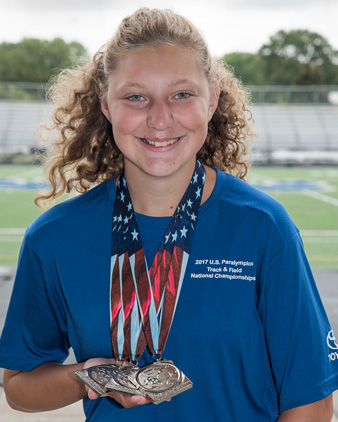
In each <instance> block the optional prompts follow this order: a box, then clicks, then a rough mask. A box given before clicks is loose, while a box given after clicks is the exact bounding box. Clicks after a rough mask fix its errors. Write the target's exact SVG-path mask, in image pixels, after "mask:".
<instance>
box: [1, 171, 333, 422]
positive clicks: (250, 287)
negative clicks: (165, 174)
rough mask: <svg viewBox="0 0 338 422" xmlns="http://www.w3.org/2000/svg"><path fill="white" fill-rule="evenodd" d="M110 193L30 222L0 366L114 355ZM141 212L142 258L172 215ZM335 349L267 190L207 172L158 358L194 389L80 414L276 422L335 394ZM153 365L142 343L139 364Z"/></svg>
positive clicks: (99, 192)
mask: <svg viewBox="0 0 338 422" xmlns="http://www.w3.org/2000/svg"><path fill="white" fill-rule="evenodd" d="M114 197H115V183H114V180H110V181H107V182H105V183H102V184H101V185H99V186H97V187H95V188H93V189H92V190H90V191H89V192H87V193H85V194H82V195H80V196H78V197H76V198H73V199H71V200H68V201H66V202H64V203H62V204H60V205H57V206H55V207H54V208H52V209H51V210H49V211H47V212H46V213H44V214H43V215H42V216H40V217H39V218H38V219H37V220H36V221H35V222H34V223H33V224H32V225H31V226H30V227H29V228H28V230H27V233H26V236H25V239H24V242H23V245H22V249H21V252H20V258H19V264H18V270H17V276H16V281H15V285H14V290H13V295H12V299H11V303H10V306H9V310H8V315H7V319H6V323H5V327H4V330H3V333H2V336H1V341H0V366H1V367H5V368H10V369H15V370H20V371H29V370H31V369H33V368H35V367H36V366H39V365H41V364H43V363H45V362H49V361H57V362H63V361H64V360H65V359H66V357H67V355H68V350H69V347H72V348H73V349H74V352H75V356H76V358H77V360H78V361H85V360H87V359H89V358H93V357H112V356H113V350H112V343H111V337H110V315H109V294H110V292H109V289H110V283H109V279H110V241H111V228H112V211H113V203H114ZM137 218H138V221H139V226H140V231H141V236H142V239H143V244H144V247H145V251H146V255H147V260H148V261H151V260H152V258H153V256H154V254H155V252H156V248H157V244H158V243H159V239H160V237H161V236H162V234H163V233H164V231H165V228H166V225H167V224H168V219H165V218H164V219H163V218H160V219H157V218H152V217H145V216H138V217H137ZM149 265H150V264H149ZM335 349H337V347H336V343H335V340H334V337H333V333H332V332H331V327H330V325H329V322H328V320H327V317H326V314H325V311H324V309H323V306H322V303H321V300H320V297H319V294H318V291H317V288H316V286H315V282H314V280H313V277H312V274H311V270H310V268H309V265H308V262H307V259H306V257H305V254H304V250H303V245H302V241H301V238H300V236H299V232H298V230H297V228H296V227H295V225H294V224H293V223H292V221H291V220H290V218H289V216H288V214H287V213H286V211H285V210H284V208H283V207H282V206H281V205H280V204H279V203H278V202H276V201H275V200H274V199H272V198H270V197H269V196H267V195H266V194H264V193H263V192H261V191H259V190H257V189H255V188H254V187H252V186H250V185H249V184H247V183H245V182H243V181H241V180H239V179H237V178H235V177H233V176H229V175H226V174H224V173H222V172H220V171H217V183H216V186H215V189H214V191H213V193H212V195H211V196H210V198H209V199H208V201H207V202H206V203H204V204H203V205H202V206H201V209H200V214H199V219H198V224H197V227H196V231H195V236H194V241H193V245H192V247H191V251H190V258H189V262H188V267H187V270H186V275H185V279H184V283H183V287H182V290H181V295H180V298H179V302H178V306H177V310H176V314H175V317H174V321H173V325H172V328H171V331H170V334H169V338H168V341H167V345H166V348H165V353H164V357H166V358H167V359H171V360H172V361H173V362H174V363H175V364H176V365H177V366H178V367H179V368H180V369H181V370H182V371H183V372H184V373H185V374H186V375H187V376H188V377H189V378H190V379H191V380H192V382H193V384H194V387H193V388H192V389H190V390H188V391H186V392H184V393H182V394H180V395H178V396H176V397H174V398H173V399H172V400H171V401H170V402H165V403H162V404H160V405H154V404H150V405H146V406H139V407H136V408H133V409H124V408H122V407H121V406H119V405H118V404H117V403H116V402H115V401H114V400H112V399H110V398H100V399H97V400H95V401H90V400H89V399H85V400H84V408H85V412H86V414H87V419H86V420H87V421H91V422H96V421H98V422H106V421H107V422H108V421H109V422H111V421H112V420H119V421H133V422H134V421H135V420H137V421H138V422H142V421H147V422H149V420H161V421H164V422H165V421H168V422H169V421H170V422H172V421H196V420H212V421H229V422H244V421H248V420H250V421H251V422H273V421H276V419H277V418H278V415H279V412H281V411H283V410H286V409H289V408H292V407H296V406H301V405H305V404H308V403H311V402H314V401H317V400H320V399H322V398H324V397H326V396H327V395H329V394H330V393H331V392H332V391H334V390H335V389H337V388H338V362H337V359H333V358H332V355H334V352H335ZM334 356H335V355H334ZM149 361H150V356H149V353H148V351H147V350H146V351H145V352H144V355H143V357H142V359H141V361H140V365H141V366H142V365H143V364H145V363H147V362H149Z"/></svg>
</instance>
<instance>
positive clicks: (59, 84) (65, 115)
mask: <svg viewBox="0 0 338 422" xmlns="http://www.w3.org/2000/svg"><path fill="white" fill-rule="evenodd" d="M163 44H166V45H173V46H184V47H185V48H190V49H192V50H194V51H196V52H197V53H198V57H199V60H200V64H201V66H202V68H203V69H204V71H205V75H206V77H207V80H208V82H209V83H210V84H212V83H213V81H214V80H215V79H216V80H217V81H218V84H219V87H220V96H219V101H218V105H217V109H216V111H215V113H214V115H213V118H212V119H211V121H210V122H209V126H208V134H207V137H206V141H205V143H204V145H203V147H202V148H201V149H200V151H199V152H198V154H197V158H198V159H199V160H200V161H201V162H202V163H203V164H205V165H207V166H211V167H217V168H219V169H220V170H222V171H226V172H228V173H231V174H234V175H235V176H237V177H239V178H242V179H243V178H244V177H245V175H246V174H247V171H248V168H249V163H250V154H249V147H248V142H247V141H248V139H249V138H251V137H252V136H253V134H254V133H253V130H252V125H251V113H250V112H249V110H248V108H247V107H248V103H249V95H248V92H247V91H246V90H245V89H244V88H243V87H242V85H241V83H240V81H239V80H238V79H236V78H235V77H234V75H233V73H232V71H231V70H230V69H229V68H227V67H226V66H225V65H224V63H223V62H221V61H218V60H216V59H212V58H211V56H210V53H209V51H208V48H207V46H206V43H205V41H204V39H203V37H202V36H201V34H200V33H199V31H198V30H197V29H196V28H195V27H194V26H193V25H192V23H191V22H189V21H188V20H187V19H186V18H184V17H183V16H180V15H178V14H176V13H174V12H173V11H171V10H160V9H148V8H141V9H139V10H137V11H136V12H135V13H134V14H132V15H131V16H128V17H126V18H125V19H123V21H122V22H121V24H120V26H119V28H118V30H117V32H116V34H115V35H114V37H113V38H112V39H111V40H110V41H109V42H108V43H107V44H106V45H105V46H103V47H102V48H101V49H100V50H99V51H98V52H97V53H96V54H95V55H94V57H93V58H92V60H91V61H90V62H89V63H87V64H85V65H82V66H78V67H77V68H76V69H73V70H71V69H66V70H64V71H63V72H62V73H61V74H60V75H59V76H58V78H57V80H56V81H55V83H54V84H53V85H52V86H51V88H50V90H49V93H48V96H49V98H50V99H51V100H52V102H53V103H54V104H55V109H54V112H53V123H52V124H51V125H49V126H44V127H45V129H46V130H47V131H48V132H49V133H51V134H53V137H54V139H53V140H52V141H51V142H50V145H49V147H48V151H47V156H48V160H47V161H46V163H45V174H46V176H47V179H48V181H49V183H50V190H49V191H48V192H46V193H41V194H39V195H37V197H36V198H35V202H36V204H37V205H38V206H40V207H41V208H42V207H43V206H44V207H46V205H47V206H48V205H50V204H51V202H52V201H53V200H54V199H56V198H58V197H59V196H61V195H62V194H63V193H65V192H67V193H70V192H73V191H77V192H85V191H87V190H88V189H90V187H91V186H93V185H94V184H98V183H102V182H103V181H105V180H107V179H110V178H112V177H114V176H115V175H116V174H118V173H120V172H121V171H122V169H123V155H122V153H121V152H120V151H119V149H118V147H117V146H116V143H115V139H114V136H113V132H112V126H111V124H110V123H109V121H108V120H107V119H106V117H105V116H104V115H103V113H102V111H101V103H100V101H101V95H102V91H103V92H106V90H107V88H108V78H109V76H110V75H111V74H112V73H113V72H114V70H115V69H116V68H117V65H118V63H119V59H120V57H122V56H123V55H125V54H127V53H128V52H129V51H131V50H134V49H136V48H141V47H143V46H157V45H163ZM55 134H56V136H55ZM42 205H43V206H42Z"/></svg>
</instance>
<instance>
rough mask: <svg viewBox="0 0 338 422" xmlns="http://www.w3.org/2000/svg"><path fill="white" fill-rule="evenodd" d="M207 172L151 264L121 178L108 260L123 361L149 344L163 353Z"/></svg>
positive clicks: (115, 338) (114, 331)
mask: <svg viewBox="0 0 338 422" xmlns="http://www.w3.org/2000/svg"><path fill="white" fill-rule="evenodd" d="M204 182H205V170H204V168H203V166H202V165H201V163H200V162H199V161H197V162H196V165H195V170H194V173H193V176H192V179H191V181H190V183H189V185H188V187H187V189H186V191H185V193H184V195H183V197H182V199H181V201H180V203H179V205H178V207H177V208H176V210H175V213H174V215H173V216H172V218H171V220H170V222H169V225H168V227H167V230H166V232H165V234H164V236H163V239H162V241H161V243H160V245H159V248H158V250H157V253H156V255H155V258H154V261H153V262H152V264H151V266H150V268H148V264H147V260H146V257H145V253H144V249H143V246H142V240H141V235H140V231H139V229H138V224H137V219H136V215H135V212H134V208H133V204H132V201H131V197H130V194H129V190H128V185H127V180H126V178H125V176H124V174H122V175H121V176H120V178H119V181H118V184H117V189H116V195H115V202H114V209H113V225H112V239H111V264H110V284H111V287H110V315H111V339H112V345H113V350H114V355H115V356H116V357H117V356H118V358H119V360H130V361H138V360H139V359H140V357H141V356H142V354H143V352H144V349H145V347H146V346H147V345H148V348H149V351H150V353H151V354H152V355H155V356H156V355H162V353H163V350H164V348H165V344H166V341H167V338H168V335H169V331H170V327H171V324H172V321H173V318H174V314H175V310H176V306H177V302H178V298H179V295H180V291H181V287H182V283H183V279H184V274H185V270H186V267H187V263H188V259H189V252H190V247H191V244H192V240H193V235H194V231H195V227H196V223H197V217H198V212H199V208H200V204H201V198H202V193H203V186H204Z"/></svg>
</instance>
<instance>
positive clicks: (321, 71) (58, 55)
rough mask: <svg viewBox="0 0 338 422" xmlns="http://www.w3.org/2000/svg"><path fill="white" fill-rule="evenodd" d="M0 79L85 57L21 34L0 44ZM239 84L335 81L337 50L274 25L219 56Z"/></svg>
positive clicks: (74, 47) (33, 75)
mask: <svg viewBox="0 0 338 422" xmlns="http://www.w3.org/2000/svg"><path fill="white" fill-rule="evenodd" d="M0 57H1V59H0V81H6V82H47V81H49V80H50V79H51V78H52V77H54V76H56V75H57V74H58V73H59V72H60V71H61V70H62V69H65V68H67V67H73V66H74V65H75V64H76V63H78V62H79V61H81V60H83V59H84V58H86V57H88V51H87V50H86V48H85V47H84V46H83V45H82V44H81V43H79V42H70V43H67V42H65V41H64V40H62V39H61V38H56V39H54V40H52V41H46V40H39V39H33V38H26V39H23V40H22V41H20V42H18V43H8V42H3V43H2V44H0ZM222 60H224V61H225V62H226V63H227V64H228V65H230V66H231V67H232V68H233V70H234V73H235V74H236V76H238V77H239V78H240V79H241V80H242V81H243V83H244V84H245V85H338V51H336V50H334V48H333V47H332V46H331V45H330V43H329V42H328V41H327V39H326V38H324V37H323V36H322V35H320V34H318V33H315V32H310V31H308V30H292V31H283V30H281V31H278V32H277V33H275V34H274V35H272V36H271V37H270V38H269V40H268V41H267V43H266V44H264V45H262V47H261V48H260V49H259V50H258V52H257V53H245V52H241V53H239V52H234V53H231V54H226V55H224V56H223V57H222Z"/></svg>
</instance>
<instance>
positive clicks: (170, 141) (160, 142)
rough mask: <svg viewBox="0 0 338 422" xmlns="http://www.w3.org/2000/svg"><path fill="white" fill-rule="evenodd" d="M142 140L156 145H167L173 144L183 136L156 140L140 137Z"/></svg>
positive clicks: (158, 146)
mask: <svg viewBox="0 0 338 422" xmlns="http://www.w3.org/2000/svg"><path fill="white" fill-rule="evenodd" d="M140 139H141V141H142V142H144V143H145V144H148V145H153V146H154V147H157V148H160V147H167V146H168V145H173V144H175V143H176V142H178V141H179V140H180V139H181V136H180V137H178V138H171V139H162V140H157V141H155V140H154V139H148V138H140Z"/></svg>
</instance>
